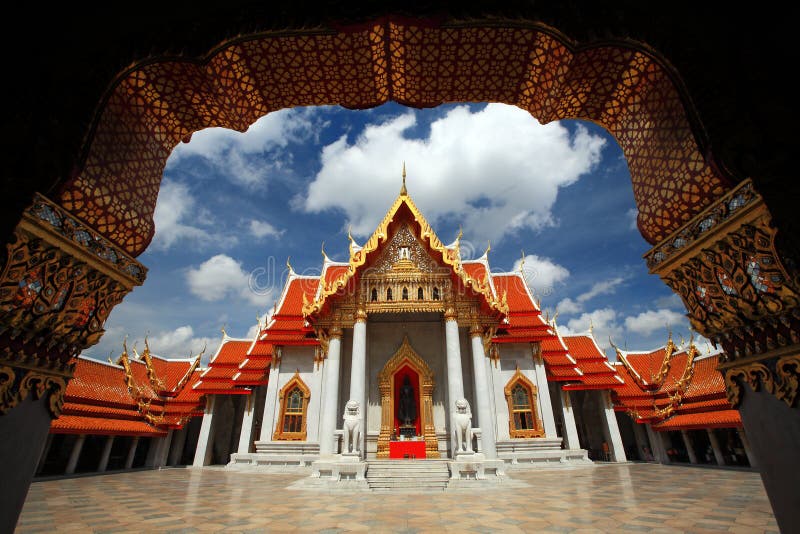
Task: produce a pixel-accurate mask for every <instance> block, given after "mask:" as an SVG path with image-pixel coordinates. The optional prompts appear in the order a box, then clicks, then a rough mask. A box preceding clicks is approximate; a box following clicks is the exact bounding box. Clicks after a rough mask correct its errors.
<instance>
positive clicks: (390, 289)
mask: <svg viewBox="0 0 800 534" xmlns="http://www.w3.org/2000/svg"><path fill="white" fill-rule="evenodd" d="M386 300H392V288H391V287H390V288H389V289H387V290H386Z"/></svg>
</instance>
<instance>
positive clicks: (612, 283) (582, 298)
mask: <svg viewBox="0 0 800 534" xmlns="http://www.w3.org/2000/svg"><path fill="white" fill-rule="evenodd" d="M624 281H625V279H624V278H622V277H617V278H611V279H609V280H603V281H601V282H596V283H595V284H594V285H592V287H591V288H590V289H589V291H587V292H586V293H581V294H580V295H578V302H581V303H583V302H586V301H589V300H591V299H593V298H595V297H599V296H600V295H612V294H614V293H615V292H616V290H617V286H618V285H620V284H621V283H622V282H624Z"/></svg>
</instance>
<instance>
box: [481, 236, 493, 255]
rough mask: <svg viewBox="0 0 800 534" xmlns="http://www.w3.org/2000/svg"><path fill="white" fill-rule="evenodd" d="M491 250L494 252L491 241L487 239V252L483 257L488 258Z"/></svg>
mask: <svg viewBox="0 0 800 534" xmlns="http://www.w3.org/2000/svg"><path fill="white" fill-rule="evenodd" d="M490 250H492V242H491V241H490V240H489V239H487V240H486V251H484V253H483V255H484V256H487V257H488V256H489V251H490Z"/></svg>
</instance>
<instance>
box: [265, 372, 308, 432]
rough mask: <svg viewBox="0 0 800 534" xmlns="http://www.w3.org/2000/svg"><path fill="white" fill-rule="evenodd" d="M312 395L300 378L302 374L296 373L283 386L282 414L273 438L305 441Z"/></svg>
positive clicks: (281, 398)
mask: <svg viewBox="0 0 800 534" xmlns="http://www.w3.org/2000/svg"><path fill="white" fill-rule="evenodd" d="M310 397H311V392H310V390H309V389H308V386H306V385H305V383H304V382H303V380H302V379H301V378H300V374H299V373H295V374H294V376H293V377H292V379H291V380H289V382H287V383H286V385H285V386H283V388H281V392H280V403H281V416H280V419H278V424H277V427H276V428H275V433H274V434H273V436H272V439H274V440H298V441H305V439H306V416H307V413H306V411H307V409H308V399H309V398H310Z"/></svg>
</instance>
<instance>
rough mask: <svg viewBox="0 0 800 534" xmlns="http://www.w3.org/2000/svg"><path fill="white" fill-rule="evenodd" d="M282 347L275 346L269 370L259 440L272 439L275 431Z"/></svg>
mask: <svg viewBox="0 0 800 534" xmlns="http://www.w3.org/2000/svg"><path fill="white" fill-rule="evenodd" d="M282 352H283V348H282V347H275V354H274V355H273V360H272V368H271V369H270V370H269V377H268V378H267V395H266V397H265V398H264V415H263V416H262V418H263V419H262V420H261V435H260V436H259V441H272V435H273V434H274V433H275V410H276V409H277V407H276V403H277V402H278V379H279V377H280V375H281V353H282Z"/></svg>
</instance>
